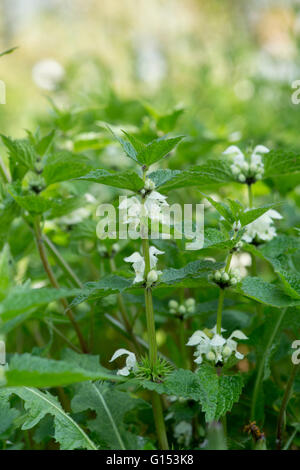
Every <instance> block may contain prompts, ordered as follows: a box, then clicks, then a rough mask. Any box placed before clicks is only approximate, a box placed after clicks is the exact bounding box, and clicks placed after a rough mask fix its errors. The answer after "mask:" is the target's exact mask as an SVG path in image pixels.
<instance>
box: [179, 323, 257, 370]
mask: <svg viewBox="0 0 300 470" xmlns="http://www.w3.org/2000/svg"><path fill="white" fill-rule="evenodd" d="M221 331H222V332H224V331H226V330H224V329H222V330H221ZM232 338H237V339H248V338H247V336H246V335H245V334H244V333H243V332H242V331H240V330H235V331H233V332H232V333H231V335H230V336H229V338H228V339H226V338H224V337H223V336H222V335H220V334H217V332H216V327H214V328H212V329H211V330H204V331H202V330H197V331H195V333H194V334H193V335H192V336H191V337H190V339H189V341H188V343H187V346H197V349H196V352H195V353H194V356H195V357H196V359H195V360H194V362H196V364H201V363H202V362H203V358H202V356H203V355H204V356H205V358H206V360H207V361H209V362H214V363H215V364H217V363H218V362H221V363H224V362H226V361H227V360H228V359H229V357H230V356H231V355H232V353H234V355H235V357H236V358H237V359H239V360H240V359H243V358H244V355H243V354H241V353H240V352H239V351H237V346H238V343H237V342H236V341H234V340H233V339H232Z"/></svg>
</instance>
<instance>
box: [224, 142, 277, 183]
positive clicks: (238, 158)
mask: <svg viewBox="0 0 300 470" xmlns="http://www.w3.org/2000/svg"><path fill="white" fill-rule="evenodd" d="M268 152H269V149H268V148H267V147H265V146H264V145H257V146H256V147H255V148H254V150H253V152H252V154H251V155H250V161H247V160H246V158H245V155H244V154H243V152H242V151H241V150H240V149H239V148H238V147H237V146H236V145H231V146H230V147H228V149H226V150H225V152H224V154H225V155H231V156H233V164H232V165H231V166H230V168H231V171H232V174H233V175H234V176H235V178H236V179H237V181H239V182H240V183H247V184H252V183H255V181H257V180H261V179H262V176H263V174H264V164H263V161H262V157H261V155H262V154H264V153H268Z"/></svg>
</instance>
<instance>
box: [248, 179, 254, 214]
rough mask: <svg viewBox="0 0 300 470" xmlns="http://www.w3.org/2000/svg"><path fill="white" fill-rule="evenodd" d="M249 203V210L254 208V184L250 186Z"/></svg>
mask: <svg viewBox="0 0 300 470" xmlns="http://www.w3.org/2000/svg"><path fill="white" fill-rule="evenodd" d="M248 201H249V202H248V203H249V209H251V208H252V207H253V192H252V184H248Z"/></svg>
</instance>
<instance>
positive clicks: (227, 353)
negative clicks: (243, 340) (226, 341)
mask: <svg viewBox="0 0 300 470" xmlns="http://www.w3.org/2000/svg"><path fill="white" fill-rule="evenodd" d="M222 353H223V356H224V357H229V356H230V355H231V353H232V350H231V349H230V347H229V346H224V348H223V351H222Z"/></svg>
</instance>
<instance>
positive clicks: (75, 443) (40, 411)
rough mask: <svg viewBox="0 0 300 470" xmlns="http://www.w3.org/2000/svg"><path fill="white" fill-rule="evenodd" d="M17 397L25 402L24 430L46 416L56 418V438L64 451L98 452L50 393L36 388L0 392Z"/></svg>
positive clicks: (19, 388)
mask: <svg viewBox="0 0 300 470" xmlns="http://www.w3.org/2000/svg"><path fill="white" fill-rule="evenodd" d="M12 394H14V395H17V396H18V397H20V398H21V399H22V400H24V402H25V404H24V406H25V410H26V411H27V416H26V420H25V422H24V423H23V425H22V429H24V430H26V429H31V428H33V427H34V426H35V425H36V424H37V423H39V422H40V421H41V419H43V418H44V417H45V416H46V415H48V414H50V415H52V416H54V426H55V434H54V437H55V439H56V441H57V442H59V443H60V448H61V449H62V450H72V449H87V450H97V447H96V445H95V444H94V443H93V442H92V441H91V439H90V438H89V437H88V435H87V434H86V433H85V432H84V431H83V429H81V427H80V426H79V425H78V424H77V423H76V422H75V421H74V420H73V418H71V416H70V415H69V414H68V413H66V412H65V411H64V410H63V408H62V406H61V404H60V403H59V401H58V398H56V397H54V396H53V395H51V394H50V393H49V392H41V391H40V390H37V389H35V388H29V387H12V388H5V389H2V390H0V396H2V397H3V396H4V397H5V396H10V395H12Z"/></svg>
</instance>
